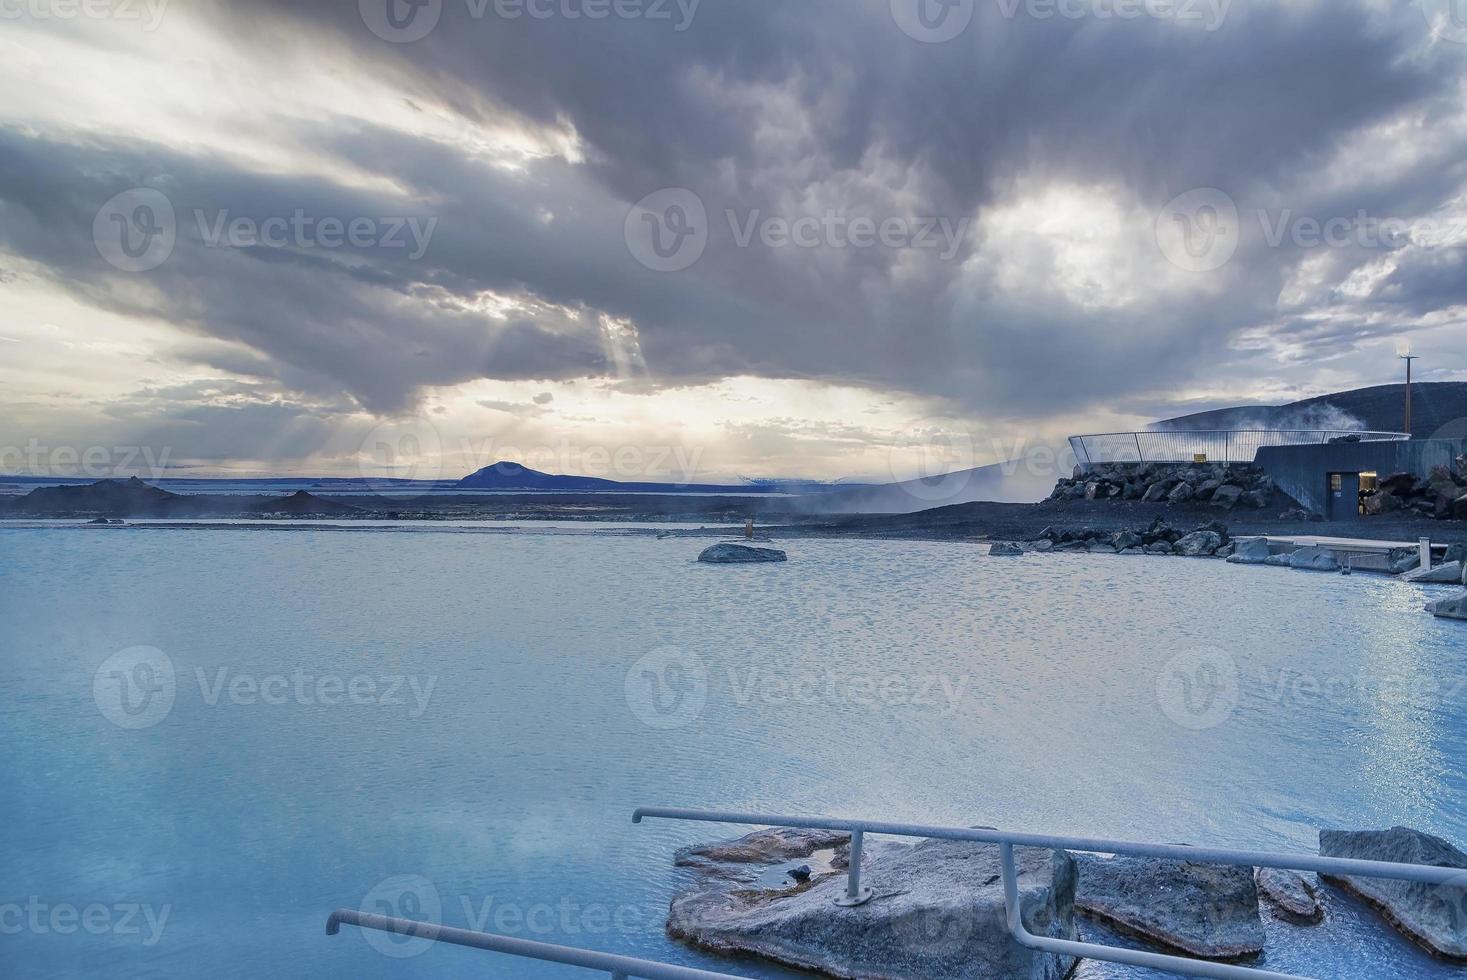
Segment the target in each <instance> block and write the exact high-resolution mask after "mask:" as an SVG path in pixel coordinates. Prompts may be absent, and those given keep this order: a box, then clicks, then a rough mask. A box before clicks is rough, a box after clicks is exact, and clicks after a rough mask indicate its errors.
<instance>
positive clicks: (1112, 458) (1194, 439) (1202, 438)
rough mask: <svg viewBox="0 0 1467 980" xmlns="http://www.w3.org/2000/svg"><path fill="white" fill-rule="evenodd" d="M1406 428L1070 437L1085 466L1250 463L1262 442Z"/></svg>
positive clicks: (1387, 438)
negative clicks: (1201, 461)
mask: <svg viewBox="0 0 1467 980" xmlns="http://www.w3.org/2000/svg"><path fill="white" fill-rule="evenodd" d="M1410 438H1411V435H1410V433H1407V432H1356V431H1350V430H1347V429H1189V430H1182V429H1176V430H1158V431H1155V432H1101V433H1095V434H1091V435H1080V436H1070V448H1071V449H1073V450H1074V452H1075V459H1077V460H1078V461H1079V463H1080V465H1081V466H1082V467H1084V468H1086V469H1089V468H1090V467H1092V466H1098V465H1101V464H1104V463H1190V462H1192V461H1193V459H1195V458H1196V457H1198V456H1205V457H1206V458H1207V461H1208V462H1210V463H1251V462H1253V460H1254V458H1255V457H1256V456H1257V455H1258V450H1260V449H1262V448H1263V447H1264V446H1317V445H1323V444H1325V443H1329V442H1334V441H1336V440H1341V439H1348V440H1350V441H1359V442H1404V441H1405V440H1407V439H1410Z"/></svg>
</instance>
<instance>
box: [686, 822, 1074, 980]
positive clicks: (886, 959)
mask: <svg viewBox="0 0 1467 980" xmlns="http://www.w3.org/2000/svg"><path fill="white" fill-rule="evenodd" d="M1015 858H1016V861H1017V864H1018V871H1019V904H1020V909H1021V915H1022V918H1023V921H1024V924H1025V926H1026V927H1027V928H1028V929H1029V931H1030V932H1033V933H1035V934H1036V935H1040V936H1048V937H1051V938H1055V939H1067V940H1075V939H1078V937H1079V933H1078V929H1077V928H1076V925H1075V920H1074V898H1075V864H1074V860H1073V859H1072V858H1071V857H1070V856H1069V854H1067V853H1066V852H1064V851H1058V850H1047V849H1036V848H1018V849H1016V850H1015ZM862 873H863V877H862V882H863V884H865V885H867V886H869V887H870V888H872V889H873V890H874V891H875V893H876V894H875V897H874V898H873V899H872V900H871V901H869V902H867V903H865V904H864V905H858V906H856V907H854V908H845V907H841V906H838V905H836V904H835V900H836V898H837V897H839V896H840V895H842V894H844V892H845V888H846V879H845V875H844V874H835V875H830V874H826V875H824V876H818V875H817V876H813V877H812V878H811V879H810V881H809V882H807V883H801V884H796V885H795V886H794V887H790V888H780V889H767V888H758V887H751V886H750V885H748V884H747V883H743V884H741V883H736V882H728V881H720V880H716V879H713V878H711V877H705V878H704V879H703V880H702V881H701V882H700V883H698V884H696V885H694V886H693V887H692V888H691V889H689V890H687V891H685V892H683V893H681V894H679V895H678V896H677V897H675V898H674V899H673V901H672V906H671V908H670V910H669V912H668V919H667V931H668V932H669V933H670V934H671V935H672V936H674V937H675V938H678V939H682V940H685V941H688V942H691V943H693V944H695V945H697V946H700V947H702V948H704V949H710V950H714V951H717V952H722V953H745V954H753V955H755V956H761V957H764V958H765V959H768V960H772V961H774V962H776V963H780V964H783V965H785V966H790V967H794V968H796V969H805V970H814V971H817V972H820V973H824V974H828V975H830V976H834V977H880V978H884V980H929V978H932V977H953V978H961V980H980V978H982V980H987V978H992V977H1004V978H1013V980H1061V978H1062V977H1065V976H1067V975H1068V974H1069V973H1070V971H1071V969H1072V968H1073V967H1074V963H1075V961H1074V960H1073V959H1072V958H1070V957H1063V956H1057V955H1055V954H1052V953H1045V952H1040V951H1038V950H1033V949H1028V948H1027V947H1024V946H1021V945H1019V944H1018V943H1017V942H1015V941H1014V939H1013V937H1012V936H1011V935H1010V934H1009V931H1008V925H1007V922H1006V920H1005V912H1004V896H1003V878H1002V875H1001V871H1000V866H999V855H998V848H997V847H996V846H993V845H989V844H975V843H969V842H964V841H945V840H925V841H921V842H920V843H917V844H894V843H885V842H868V844H867V849H866V860H865V861H863V862H862Z"/></svg>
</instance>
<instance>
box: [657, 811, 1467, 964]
mask: <svg viewBox="0 0 1467 980" xmlns="http://www.w3.org/2000/svg"><path fill="white" fill-rule="evenodd" d="M646 817H654V818H661V819H667V820H697V821H702V822H705V823H732V824H747V825H751V826H758V827H802V828H812V829H819V830H844V831H847V832H849V833H850V835H851V860H850V867H849V869H848V871H847V880H846V889H845V892H844V894H843V895H842V896H841V897H840V898H838V899H837V900H836V904H838V905H855V904H860V903H861V902H863V901H866V900H868V899H869V897H870V894H871V892H870V889H868V888H864V887H863V886H862V885H861V869H860V854H861V843H862V838H863V837H864V835H866V834H889V835H892V836H895V837H926V838H936V839H940V840H959V841H972V842H974V843H979V844H997V845H998V847H999V860H1000V864H1001V865H1002V870H1003V884H1004V905H1005V909H1006V913H1007V921H1008V927H1009V934H1010V935H1012V936H1013V938H1014V941H1015V942H1017V943H1019V944H1020V945H1022V946H1027V947H1029V948H1031V949H1039V950H1043V951H1045V952H1050V953H1057V954H1059V955H1061V956H1076V957H1083V958H1088V959H1093V960H1103V961H1106V962H1110V963H1120V964H1123V965H1126V966H1137V967H1143V968H1146V969H1152V970H1161V971H1166V972H1171V973H1180V974H1184V975H1187V976H1194V977H1210V978H1214V980H1308V978H1304V977H1299V976H1296V975H1294V974H1289V973H1275V972H1272V971H1269V970H1261V969H1256V968H1253V967H1246V966H1234V965H1232V964H1228V963H1214V962H1209V961H1206V960H1195V959H1189V958H1187V957H1182V956H1167V955H1163V954H1160V953H1147V952H1144V951H1142V950H1134V949H1122V948H1120V947H1116V946H1102V945H1097V944H1095V943H1083V942H1072V941H1070V940H1064V939H1051V938H1049V937H1047V936H1036V935H1034V934H1033V933H1031V932H1029V930H1028V929H1027V928H1025V926H1024V923H1023V921H1022V919H1021V917H1020V909H1019V880H1018V872H1017V871H1016V869H1015V865H1014V848H1015V847H1041V848H1062V849H1064V850H1069V851H1087V852H1093V853H1097V854H1125V855H1130V856H1133V857H1150V858H1163V859H1166V860H1173V861H1191V862H1194V863H1198V864H1223V865H1232V866H1235V867H1247V868H1283V869H1289V870H1294V871H1314V872H1318V873H1320V874H1327V875H1332V876H1336V877H1361V878H1392V879H1396V880H1400V881H1414V882H1419V883H1422V884H1428V885H1438V886H1450V887H1456V888H1467V869H1464V868H1441V867H1432V866H1428V865H1421V864H1394V863H1391V862H1386V861H1358V860H1353V859H1347V858H1327V857H1320V856H1318V855H1305V854H1277V853H1272V852H1268V851H1240V850H1230V849H1227V848H1209V847H1191V846H1187V845H1182V844H1148V843H1138V842H1136V841H1117V840H1101V839H1096V838H1086V837H1059V836H1054V835H1049V834H1026V833H1017V832H1014V831H1002V830H992V829H988V828H972V827H943V826H929V825H925V824H910V823H884V822H881V821H876V820H839V819H832V818H829V817H804V816H773V815H770V814H763V813H739V812H725V811H719V810H688V809H678V808H674V807H642V808H640V809H638V810H637V811H636V812H635V813H633V814H632V822H633V823H641V822H642V820H643V819H644V818H646Z"/></svg>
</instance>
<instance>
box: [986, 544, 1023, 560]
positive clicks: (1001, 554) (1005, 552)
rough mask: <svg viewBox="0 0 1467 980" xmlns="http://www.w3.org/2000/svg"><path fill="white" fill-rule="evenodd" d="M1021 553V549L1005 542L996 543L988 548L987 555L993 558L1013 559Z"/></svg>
mask: <svg viewBox="0 0 1467 980" xmlns="http://www.w3.org/2000/svg"><path fill="white" fill-rule="evenodd" d="M1023 553H1024V549H1023V548H1020V547H1019V546H1018V545H1016V544H1010V543H1009V542H1007V541H997V542H995V543H994V544H992V545H990V546H989V548H988V554H989V555H991V556H992V557H995V558H1015V557H1017V556H1019V555H1022V554H1023Z"/></svg>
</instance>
